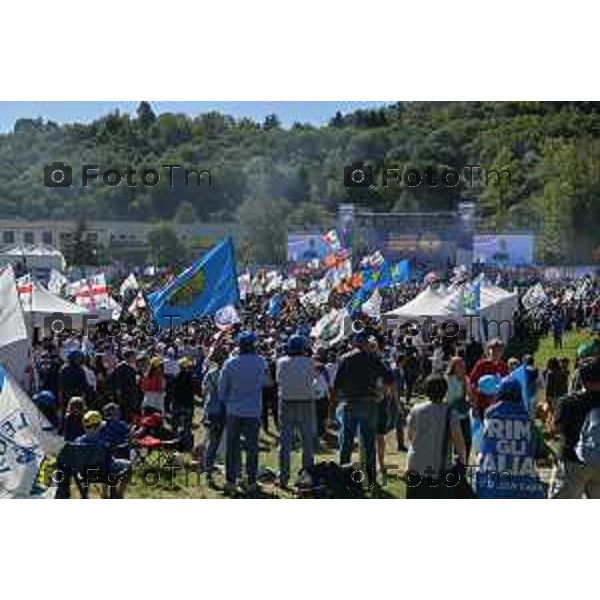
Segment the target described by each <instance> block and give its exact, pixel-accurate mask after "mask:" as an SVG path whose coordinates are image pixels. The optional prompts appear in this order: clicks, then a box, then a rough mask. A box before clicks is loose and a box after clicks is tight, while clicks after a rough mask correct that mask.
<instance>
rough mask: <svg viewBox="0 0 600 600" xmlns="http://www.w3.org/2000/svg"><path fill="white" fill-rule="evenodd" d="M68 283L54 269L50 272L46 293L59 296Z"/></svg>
mask: <svg viewBox="0 0 600 600" xmlns="http://www.w3.org/2000/svg"><path fill="white" fill-rule="evenodd" d="M68 283H69V280H68V279H67V278H66V277H65V276H64V275H63V274H62V273H61V272H60V271H57V270H56V269H52V270H51V271H50V279H49V280H48V291H49V292H50V293H52V294H55V295H57V296H59V295H60V294H61V293H62V291H63V288H64V287H65V286H66V285H67V284H68Z"/></svg>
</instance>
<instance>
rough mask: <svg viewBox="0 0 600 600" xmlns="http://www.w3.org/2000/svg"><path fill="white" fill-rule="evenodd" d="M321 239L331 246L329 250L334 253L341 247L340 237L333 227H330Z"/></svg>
mask: <svg viewBox="0 0 600 600" xmlns="http://www.w3.org/2000/svg"><path fill="white" fill-rule="evenodd" d="M323 241H324V242H325V243H326V244H327V245H328V246H329V247H330V248H331V250H332V251H333V252H334V253H336V252H338V251H339V250H341V249H342V245H341V244H340V238H339V236H338V232H337V231H336V230H335V229H331V230H330V231H328V232H327V233H326V234H325V235H324V236H323Z"/></svg>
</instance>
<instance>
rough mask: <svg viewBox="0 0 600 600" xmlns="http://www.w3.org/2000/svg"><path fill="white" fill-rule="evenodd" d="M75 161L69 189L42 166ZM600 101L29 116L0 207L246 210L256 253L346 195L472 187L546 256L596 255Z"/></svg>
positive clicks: (189, 216)
mask: <svg viewBox="0 0 600 600" xmlns="http://www.w3.org/2000/svg"><path fill="white" fill-rule="evenodd" d="M54 161H62V162H65V163H67V164H70V165H72V166H73V169H74V173H75V177H76V181H75V187H74V188H73V189H47V188H46V187H45V186H44V185H43V178H42V175H43V167H44V166H45V165H47V164H49V163H51V162H54ZM354 161H364V162H365V163H368V164H372V165H373V166H375V167H377V165H380V164H382V163H393V164H400V166H401V167H403V168H405V169H407V168H417V169H420V170H424V169H425V168H426V167H427V166H434V167H436V169H439V170H441V169H443V168H453V169H458V170H462V167H463V166H465V165H469V164H478V165H481V166H482V167H485V168H488V169H499V170H500V169H507V170H509V171H511V173H512V186H511V187H509V186H508V185H507V182H505V183H503V184H501V185H498V186H497V185H494V184H492V183H490V185H488V186H487V187H485V186H474V187H469V186H468V184H467V181H466V179H464V180H463V181H462V182H461V184H460V185H458V186H456V187H452V188H444V187H438V188H432V187H428V186H426V185H420V186H419V187H407V186H403V185H396V184H393V183H392V184H390V186H389V187H387V188H383V187H382V186H381V185H379V186H376V187H375V189H373V190H364V189H358V190H351V191H349V190H348V189H346V188H345V187H344V182H343V168H344V166H345V165H348V164H351V163H352V162H354ZM83 163H99V164H100V165H101V169H102V170H105V169H108V168H117V169H119V170H121V171H123V170H125V168H126V167H127V165H132V166H133V167H134V168H135V169H137V170H138V173H139V172H140V171H141V170H142V169H144V168H154V169H160V167H161V165H163V164H180V165H182V167H184V168H190V169H191V168H196V169H209V170H210V171H211V173H212V187H210V188H209V187H208V186H207V185H201V186H200V187H196V186H195V185H191V186H189V187H185V185H184V183H183V179H182V178H179V179H176V181H175V184H176V185H175V186H174V187H173V188H170V187H169V184H168V177H167V173H166V171H165V170H164V169H163V170H161V176H162V179H161V182H160V184H159V185H158V186H156V187H144V186H142V185H139V186H138V187H137V188H130V187H128V186H127V185H125V183H124V182H123V183H122V184H121V185H120V186H118V187H113V188H110V187H106V186H104V185H102V184H101V182H99V181H95V182H92V183H91V184H90V186H89V187H88V188H82V187H81V186H80V182H79V181H77V179H78V177H79V176H78V175H77V173H78V172H79V171H80V169H81V165H82V164H83ZM599 196H600V103H594V102H590V103H585V102H584V103H575V102H448V103H440V102H436V103H428V102H410V103H396V104H393V105H390V106H388V107H387V108H384V109H379V110H372V111H364V110H362V111H357V112H355V113H351V114H348V115H341V114H337V115H336V116H335V117H334V118H333V119H332V120H331V122H330V123H329V124H328V126H326V127H320V128H316V127H312V126H310V125H304V124H302V123H297V124H295V125H294V126H293V127H291V128H289V129H283V128H282V127H281V126H280V124H279V121H278V119H277V117H276V115H272V116H270V117H268V118H267V119H266V120H265V121H264V122H263V123H256V122H253V121H250V120H248V119H241V120H234V119H233V118H231V117H228V116H226V115H221V114H217V113H209V114H204V115H201V116H198V117H195V118H191V117H189V116H186V115H183V114H167V113H165V114H160V115H155V114H154V112H153V110H152V107H151V106H150V105H149V104H148V103H141V104H140V106H139V108H138V112H137V115H136V116H135V117H130V116H129V115H123V114H117V113H115V114H109V115H107V116H105V117H103V118H101V119H98V120H96V121H94V122H93V123H90V124H74V125H61V126H59V125H57V124H55V123H52V122H42V121H41V120H30V119H22V120H19V121H17V122H16V124H15V127H14V131H13V132H11V133H9V134H5V135H2V136H0V216H1V217H4V218H7V217H9V218H10V217H17V216H20V217H25V218H61V219H62V218H67V217H68V218H73V217H76V218H81V219H100V218H102V219H121V220H125V219H136V220H153V221H164V220H167V221H168V220H171V219H175V220H181V221H190V220H193V219H200V220H219V221H223V220H232V219H238V220H239V221H240V225H241V227H242V229H243V231H244V232H245V235H246V239H247V241H248V244H249V247H250V248H251V249H252V254H253V256H254V258H256V259H258V260H269V259H271V260H273V259H277V258H279V257H280V256H281V253H282V251H283V239H284V238H283V233H284V231H285V227H287V226H295V227H304V226H312V225H327V224H328V223H330V222H332V220H333V218H334V216H335V210H336V206H337V204H338V203H339V202H343V201H348V200H355V201H360V202H361V203H364V204H368V205H370V206H372V208H373V209H374V210H421V211H428V210H441V209H448V208H452V207H453V206H454V205H455V203H456V202H457V201H458V200H459V199H475V200H476V201H477V202H478V206H479V215H480V218H481V221H480V227H481V228H482V229H487V230H492V231H504V230H523V229H534V230H535V231H537V232H538V234H539V238H538V239H539V244H538V258H539V259H541V260H547V261H551V262H563V261H578V262H590V261H592V259H593V253H594V249H595V248H596V247H597V246H598V245H599V244H600V228H599V224H600V199H599Z"/></svg>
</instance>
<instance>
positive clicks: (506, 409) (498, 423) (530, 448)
mask: <svg viewBox="0 0 600 600" xmlns="http://www.w3.org/2000/svg"><path fill="white" fill-rule="evenodd" d="M534 457H535V446H534V437H533V428H532V422H531V420H530V419H529V416H528V414H527V412H526V411H525V408H524V407H523V405H522V404H521V403H512V402H499V403H497V404H495V405H493V406H491V407H490V408H488V410H487V411H486V412H485V415H484V421H483V434H482V438H481V444H480V447H479V454H478V457H477V471H476V473H475V489H476V492H477V497H478V498H520V499H528V498H529V499H536V498H537V499H541V498H545V497H546V490H545V488H544V484H543V483H542V481H541V480H540V478H539V475H538V474H537V472H536V470H535V460H534Z"/></svg>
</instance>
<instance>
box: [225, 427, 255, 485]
mask: <svg viewBox="0 0 600 600" xmlns="http://www.w3.org/2000/svg"><path fill="white" fill-rule="evenodd" d="M259 431H260V418H259V417H236V416H235V415H227V421H226V428H225V439H226V441H227V450H226V452H225V479H226V480H227V483H233V484H235V482H236V480H237V476H238V473H239V472H240V464H241V455H242V437H243V438H244V449H245V450H246V475H247V476H248V484H249V485H253V484H255V483H256V475H257V473H258V434H259Z"/></svg>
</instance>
